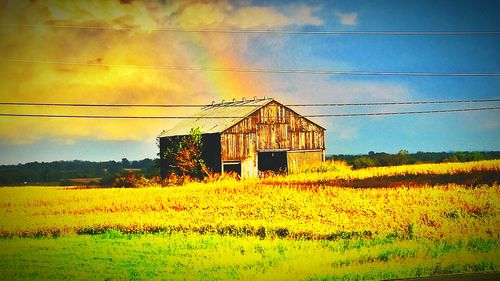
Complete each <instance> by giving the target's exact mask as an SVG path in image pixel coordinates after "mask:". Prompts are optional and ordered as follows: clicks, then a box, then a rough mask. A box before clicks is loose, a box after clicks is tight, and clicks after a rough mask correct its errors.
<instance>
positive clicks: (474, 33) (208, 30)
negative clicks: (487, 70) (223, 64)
mask: <svg viewBox="0 0 500 281" xmlns="http://www.w3.org/2000/svg"><path fill="white" fill-rule="evenodd" d="M0 26H6V27H16V26H17V27H26V28H38V27H50V28H61V29H96V30H117V31H132V30H144V31H159V32H173V33H222V34H275V35H375V36H377V35H386V36H387V35H389V36H492V35H493V36H497V35H500V31H497V30H457V31H453V30H442V31H404V30H399V31H388V30H361V31H352V30H305V31H304V30H277V29H228V28H179V27H159V28H147V27H140V26H135V27H113V26H85V25H61V24H0Z"/></svg>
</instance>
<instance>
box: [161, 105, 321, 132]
mask: <svg viewBox="0 0 500 281" xmlns="http://www.w3.org/2000/svg"><path fill="white" fill-rule="evenodd" d="M273 101H275V100H274V99H273V98H264V99H256V100H246V101H233V102H226V103H219V104H215V105H209V106H205V107H203V108H201V109H200V110H199V111H198V112H196V113H195V114H194V115H193V117H195V118H190V119H184V120H183V121H181V122H179V123H178V124H177V125H176V126H174V127H173V128H172V129H170V130H167V131H165V132H163V133H162V134H160V137H172V136H185V135H189V132H190V130H191V128H199V129H200V131H201V132H202V133H203V134H213V133H221V132H223V131H225V130H227V129H229V128H230V127H232V126H233V125H235V124H236V123H238V122H240V121H241V120H243V119H245V118H246V117H248V116H249V115H251V114H252V113H254V112H255V111H257V110H259V109H260V108H262V107H264V106H266V105H267V104H269V103H271V102H273ZM275 102H276V101H275ZM277 103H279V102H277ZM288 109H289V110H291V111H292V112H294V113H295V114H297V115H300V114H298V113H297V112H295V111H294V110H292V109H290V108H288ZM196 117H199V118H196ZM210 117H213V118H210ZM226 117H227V118H226ZM304 119H306V120H307V121H309V122H311V123H313V124H314V125H316V126H318V127H320V128H321V129H323V130H325V128H324V127H323V126H320V125H318V124H317V123H315V122H313V121H311V120H309V119H308V118H305V117H304Z"/></svg>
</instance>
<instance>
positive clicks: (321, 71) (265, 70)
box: [0, 58, 500, 77]
mask: <svg viewBox="0 0 500 281" xmlns="http://www.w3.org/2000/svg"><path fill="white" fill-rule="evenodd" d="M0 61H3V62H14V63H38V64H52V65H72V66H94V67H132V68H140V69H151V70H179V71H210V72H239V73H275V74H314V75H361V76H457V77H474V76H476V77H478V76H486V77H488V76H490V77H498V76H500V72H418V71H409V72H404V71H360V70H354V71H353V70H331V69H281V68H236V67H191V66H176V65H171V66H168V65H137V64H108V63H88V62H67V61H47V60H31V59H13V58H4V59H0Z"/></svg>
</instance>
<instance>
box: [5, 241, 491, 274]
mask: <svg viewBox="0 0 500 281" xmlns="http://www.w3.org/2000/svg"><path fill="white" fill-rule="evenodd" d="M499 261H500V243H499V242H498V241H497V240H484V239H471V240H463V241H460V240H459V241H455V242H450V241H444V240H443V241H440V240H435V241H429V240H414V239H409V240H401V239H397V238H385V239H350V240H340V241H326V240H320V241H312V240H308V241H300V240H285V239H259V238H257V237H245V236H244V237H233V236H219V235H214V234H204V235H200V234H194V233H192V234H183V233H174V234H163V233H157V234H122V233H121V232H119V231H108V232H106V233H104V234H99V235H68V236H61V237H58V238H48V237H43V238H9V239H0V265H1V267H0V279H3V280H19V279H30V280H33V279H55V280H77V279H85V280H96V279H97V280H116V279H119V280H151V279H162V280H165V279H167V280H184V279H189V280H228V279H237V280H238V279H239V280H262V279H264V280H297V279H301V280H308V279H314V280H371V279H387V278H405V277H419V276H430V275H436V274H445V273H456V272H471V271H485V270H499V269H500V263H499Z"/></svg>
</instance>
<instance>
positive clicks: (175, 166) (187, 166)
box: [162, 128, 207, 179]
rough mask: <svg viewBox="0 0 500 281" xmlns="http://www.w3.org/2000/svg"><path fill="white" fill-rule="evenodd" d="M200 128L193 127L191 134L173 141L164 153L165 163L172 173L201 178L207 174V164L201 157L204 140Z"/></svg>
mask: <svg viewBox="0 0 500 281" xmlns="http://www.w3.org/2000/svg"><path fill="white" fill-rule="evenodd" d="M201 136H202V133H201V131H200V129H199V128H192V129H191V131H190V132H189V135H187V136H183V137H180V138H178V139H176V140H174V141H173V143H172V144H171V145H169V147H167V148H166V149H165V151H164V153H163V155H162V156H163V157H162V158H163V160H164V163H165V164H166V165H167V166H168V168H169V171H170V174H172V173H173V174H175V175H177V176H181V177H186V176H187V177H191V178H196V179H201V178H203V177H204V176H205V175H206V171H207V168H206V165H205V162H204V161H203V159H202V158H201V149H202V146H203V142H202V139H201Z"/></svg>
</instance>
